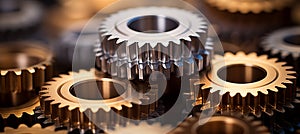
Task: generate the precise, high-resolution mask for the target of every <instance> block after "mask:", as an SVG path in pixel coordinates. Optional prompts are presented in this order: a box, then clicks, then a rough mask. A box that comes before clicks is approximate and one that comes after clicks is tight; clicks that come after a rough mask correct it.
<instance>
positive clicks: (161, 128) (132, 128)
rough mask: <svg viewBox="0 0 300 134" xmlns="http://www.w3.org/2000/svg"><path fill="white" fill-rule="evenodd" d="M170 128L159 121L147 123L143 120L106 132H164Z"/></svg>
mask: <svg viewBox="0 0 300 134" xmlns="http://www.w3.org/2000/svg"><path fill="white" fill-rule="evenodd" d="M171 130H172V127H171V126H169V125H162V124H160V123H153V124H149V123H147V122H145V121H142V122H141V123H139V124H137V125H135V124H130V125H128V126H126V127H119V128H116V129H115V130H113V131H108V132H107V133H108V134H140V133H141V132H143V134H166V133H168V132H170V131H171Z"/></svg>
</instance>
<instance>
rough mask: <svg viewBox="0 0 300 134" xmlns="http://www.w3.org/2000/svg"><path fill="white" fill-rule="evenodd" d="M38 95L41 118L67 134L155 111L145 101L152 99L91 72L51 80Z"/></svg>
mask: <svg viewBox="0 0 300 134" xmlns="http://www.w3.org/2000/svg"><path fill="white" fill-rule="evenodd" d="M40 94H41V97H40V100H41V106H42V110H43V112H44V115H45V116H46V117H48V118H50V119H51V121H52V122H54V123H55V124H56V125H57V126H66V127H68V128H69V129H70V130H71V131H72V130H74V129H80V131H81V130H82V131H85V130H92V131H94V130H95V131H97V130H98V128H101V129H102V130H106V129H108V128H111V127H114V126H117V125H124V124H127V123H128V120H127V119H128V118H130V119H141V118H143V117H144V116H148V114H149V113H150V112H153V111H154V109H155V107H154V106H153V105H155V104H154V103H151V104H149V103H148V102H146V101H149V100H150V99H151V98H152V96H146V94H142V93H138V92H134V89H133V88H132V87H131V85H130V84H129V83H128V82H126V81H123V80H117V79H112V78H106V75H105V74H103V73H101V72H96V71H95V69H91V70H90V71H85V70H80V71H79V72H78V73H76V72H70V74H69V75H61V76H60V77H59V78H54V81H51V82H48V83H47V85H45V86H44V87H43V90H42V91H40ZM145 103H148V104H149V105H142V104H145ZM116 114H120V116H116ZM121 116H123V117H125V118H126V119H124V118H121Z"/></svg>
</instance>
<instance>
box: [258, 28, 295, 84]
mask: <svg viewBox="0 0 300 134" xmlns="http://www.w3.org/2000/svg"><path fill="white" fill-rule="evenodd" d="M261 47H262V48H263V50H264V51H265V52H267V53H268V54H269V55H271V56H273V57H278V58H280V59H281V60H283V61H286V62H288V64H289V65H292V66H294V68H295V70H296V72H297V74H298V75H300V27H292V28H286V29H281V30H277V31H275V32H273V33H271V34H270V35H269V36H268V37H266V38H265V40H264V41H263V42H262V44H261ZM298 81H299V82H300V79H299V78H298ZM297 84H298V86H299V84H300V83H297Z"/></svg>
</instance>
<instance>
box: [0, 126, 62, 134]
mask: <svg viewBox="0 0 300 134" xmlns="http://www.w3.org/2000/svg"><path fill="white" fill-rule="evenodd" d="M66 133H67V131H63V130H61V131H55V128H54V127H53V126H50V127H46V128H42V127H41V126H40V125H38V124H36V125H33V126H32V127H30V128H29V127H27V126H26V125H20V126H19V127H18V129H13V128H9V127H6V128H5V129H4V132H3V133H1V132H0V134H66Z"/></svg>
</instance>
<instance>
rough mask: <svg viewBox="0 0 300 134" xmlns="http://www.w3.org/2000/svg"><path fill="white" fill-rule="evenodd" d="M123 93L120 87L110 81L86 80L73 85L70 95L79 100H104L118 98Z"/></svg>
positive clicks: (122, 88)
mask: <svg viewBox="0 0 300 134" xmlns="http://www.w3.org/2000/svg"><path fill="white" fill-rule="evenodd" d="M124 92H125V89H124V87H123V86H122V85H120V84H118V83H113V82H111V81H99V80H97V81H96V80H88V81H82V82H79V83H76V84H74V85H73V86H72V87H71V88H70V93H71V94H72V95H73V96H75V97H77V98H81V99H87V100H106V99H112V98H116V97H118V96H120V95H121V94H123V93H124Z"/></svg>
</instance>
